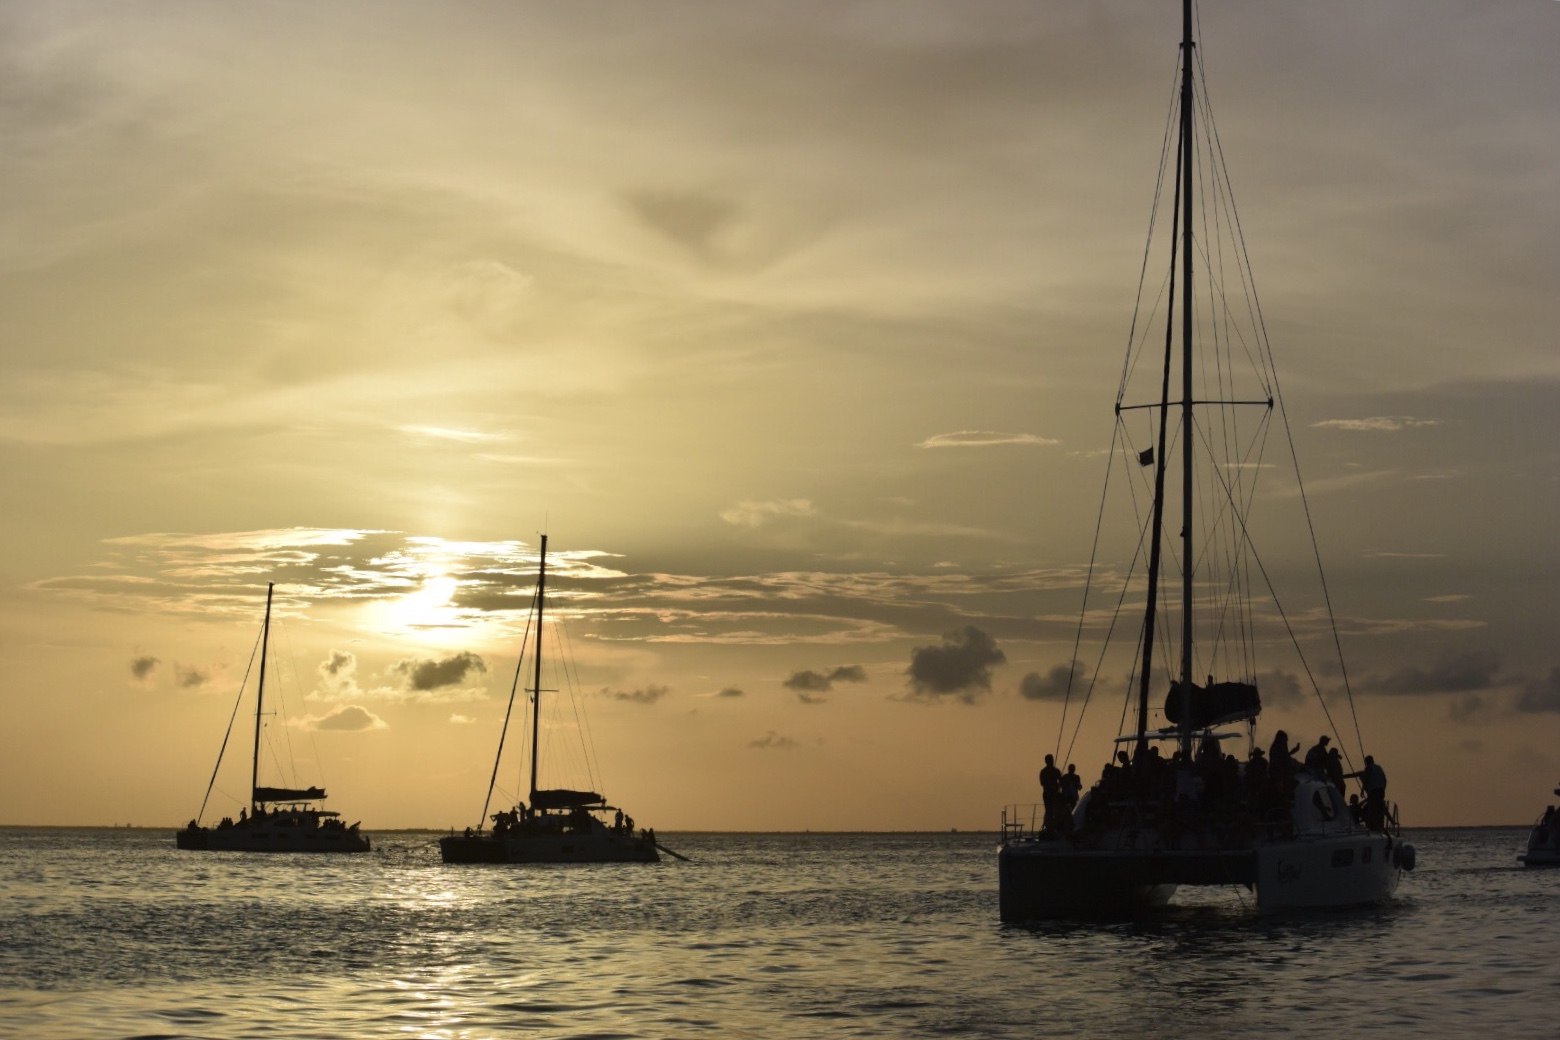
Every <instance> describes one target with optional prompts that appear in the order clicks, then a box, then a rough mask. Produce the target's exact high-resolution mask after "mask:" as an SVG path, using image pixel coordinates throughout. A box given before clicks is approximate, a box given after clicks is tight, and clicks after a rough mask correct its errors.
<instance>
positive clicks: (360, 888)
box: [0, 829, 1560, 1040]
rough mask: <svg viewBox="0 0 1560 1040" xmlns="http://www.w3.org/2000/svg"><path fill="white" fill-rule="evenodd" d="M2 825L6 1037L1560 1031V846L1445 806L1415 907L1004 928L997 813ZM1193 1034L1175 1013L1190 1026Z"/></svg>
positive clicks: (1, 1027)
mask: <svg viewBox="0 0 1560 1040" xmlns="http://www.w3.org/2000/svg"><path fill="white" fill-rule="evenodd" d="M435 838H436V835H434V834H423V833H394V834H384V835H376V837H375V851H374V852H372V853H370V854H367V855H362V856H336V857H313V858H311V857H306V856H288V855H273V856H254V855H248V856H246V855H235V854H218V853H191V852H179V851H176V850H175V849H174V847H173V832H172V831H153V830H128V829H124V830H85V829H84V830H24V829H4V830H0V1036H5V1037H27V1038H40V1040H46V1038H56V1037H59V1038H72V1040H77V1038H80V1040H93V1038H100V1037H101V1038H124V1037H210V1038H224V1040H225V1038H240V1037H266V1038H275V1037H329V1038H343V1037H348V1038H355V1037H375V1038H377V1037H385V1038H388V1037H398V1038H405V1037H500V1036H526V1037H576V1038H585V1037H592V1038H607V1037H625V1038H626V1037H697V1036H711V1037H764V1038H766V1040H787V1038H802V1037H906V1038H909V1037H1025V1038H1029V1037H1036V1036H1046V1037H1049V1036H1057V1037H1141V1036H1144V1035H1149V1034H1153V1035H1197V1036H1203V1037H1256V1036H1287V1035H1299V1034H1302V1033H1306V1034H1311V1035H1313V1036H1315V1035H1320V1036H1329V1037H1356V1036H1413V1037H1465V1036H1471V1035H1474V1034H1475V1033H1476V1032H1477V1033H1478V1034H1483V1035H1487V1036H1489V1037H1503V1038H1507V1037H1555V1036H1557V1035H1560V900H1557V896H1560V870H1556V871H1539V870H1525V869H1523V868H1521V867H1520V866H1519V865H1518V864H1517V861H1516V856H1517V854H1518V853H1519V852H1521V850H1522V846H1523V843H1524V840H1525V833H1524V832H1523V831H1521V830H1515V829H1499V830H1421V831H1417V832H1414V833H1412V834H1411V835H1410V839H1411V840H1412V841H1413V842H1414V843H1415V844H1416V845H1417V846H1418V849H1419V863H1420V866H1419V869H1418V870H1417V871H1415V872H1414V873H1413V874H1410V875H1409V876H1408V877H1407V878H1406V879H1405V881H1404V884H1403V885H1402V887H1401V888H1400V889H1399V897H1398V899H1397V900H1396V902H1394V903H1393V904H1392V905H1390V906H1387V907H1384V908H1380V909H1375V910H1370V911H1365V912H1350V913H1324V914H1295V915H1289V916H1283V917H1276V918H1261V917H1257V916H1256V915H1255V914H1254V912H1253V911H1252V908H1251V906H1250V901H1249V899H1248V898H1243V895H1244V894H1243V893H1242V892H1241V891H1240V890H1228V891H1220V890H1213V891H1194V892H1183V893H1182V894H1181V895H1179V896H1178V897H1177V901H1178V905H1177V906H1174V907H1172V908H1171V909H1169V910H1168V911H1166V912H1164V913H1162V914H1159V915H1156V916H1155V917H1153V918H1150V919H1146V920H1142V921H1136V922H1123V923H1117V924H1108V925H1085V924H1046V925H1040V926H1033V927H1014V926H1004V925H1002V924H1000V923H999V922H998V920H997V890H996V854H995V839H994V837H993V836H991V835H980V834H935V835H928V834H911V835H810V834H803V835H797V834H762V835H735V834H682V835H670V834H669V835H665V836H664V841H665V843H666V844H668V845H670V846H671V847H672V848H675V849H677V850H678V851H679V852H682V853H684V854H685V855H687V856H689V857H691V859H692V860H693V862H691V863H680V862H677V861H675V860H668V861H666V862H663V863H661V864H657V865H648V866H647V865H630V866H584V867H530V868H523V869H516V868H512V867H504V866H464V867H455V866H450V867H446V866H444V865H443V864H441V863H440V862H439V858H438V850H437V847H436V846H435V845H434V844H433V842H434V839H435ZM1167 1030H1168V1032H1167Z"/></svg>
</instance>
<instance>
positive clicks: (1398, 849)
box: [1256, 834, 1411, 913]
mask: <svg viewBox="0 0 1560 1040" xmlns="http://www.w3.org/2000/svg"><path fill="white" fill-rule="evenodd" d="M1405 848H1407V846H1404V845H1403V844H1402V842H1400V841H1395V840H1394V839H1393V838H1391V837H1389V836H1387V835H1385V834H1364V835H1361V834H1348V835H1329V836H1326V837H1318V838H1313V839H1299V840H1295V841H1284V842H1273V843H1271V844H1267V845H1263V846H1261V847H1259V848H1258V849H1257V852H1256V859H1257V909H1258V910H1260V911H1262V912H1263V913H1273V912H1275V911H1280V910H1307V909H1309V910H1320V909H1342V908H1347V907H1356V906H1371V905H1375V904H1379V903H1385V902H1387V901H1388V900H1389V899H1391V898H1392V895H1393V893H1395V892H1396V891H1397V886H1398V881H1399V880H1400V879H1401V878H1402V876H1403V861H1402V857H1403V855H1404V854H1405V853H1404V852H1403V850H1404V849H1405ZM1409 855H1411V853H1409Z"/></svg>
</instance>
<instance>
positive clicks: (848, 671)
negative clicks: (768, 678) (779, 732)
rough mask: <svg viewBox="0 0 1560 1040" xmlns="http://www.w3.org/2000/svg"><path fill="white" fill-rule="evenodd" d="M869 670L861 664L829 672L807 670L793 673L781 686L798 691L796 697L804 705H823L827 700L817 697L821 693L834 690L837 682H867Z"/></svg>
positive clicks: (845, 666) (849, 665)
mask: <svg viewBox="0 0 1560 1040" xmlns="http://www.w3.org/2000/svg"><path fill="white" fill-rule="evenodd" d="M866 681H867V670H866V669H865V668H863V667H861V665H859V664H845V665H840V666H839V667H837V668H834V669H832V670H830V671H828V672H815V671H812V670H811V669H806V670H804V671H800V672H792V673H791V677H790V678H789V679H786V680H785V681H784V682H782V683H781V684H780V685H782V686H784V687H785V688H786V689H788V690H794V691H796V696H797V698H798V699H799V700H801V702H802V703H803V704H822V703H823V702H824V700H825V698H823V697H819V696H817V695H818V694H820V693H828V692H829V691H830V690H832V689H834V684H835V683H837V682H853V683H859V682H866Z"/></svg>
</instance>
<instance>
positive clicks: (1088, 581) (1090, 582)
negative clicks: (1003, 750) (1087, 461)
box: [1055, 412, 1122, 753]
mask: <svg viewBox="0 0 1560 1040" xmlns="http://www.w3.org/2000/svg"><path fill="white" fill-rule="evenodd" d="M1121 429H1122V423H1121V415H1120V413H1119V412H1118V413H1117V415H1116V424H1115V427H1114V428H1113V429H1112V431H1111V437H1110V455H1109V456H1108V457H1109V458H1110V459H1115V457H1116V445H1117V444H1118V443H1120V441H1121ZM1115 468H1116V467H1115V466H1114V465H1111V464H1107V465H1106V466H1105V485H1104V487H1102V488H1100V507H1099V511H1098V512H1097V513H1096V514H1095V517H1094V541H1093V544H1091V545H1090V546H1089V569H1088V572H1087V574H1086V575H1085V576H1084V579H1083V605H1082V606H1081V607H1079V608H1078V629H1077V631H1076V632H1075V633H1074V634H1073V652H1072V665H1071V666H1070V667H1069V668H1068V671H1067V690H1066V692H1064V693H1063V694H1062V717H1061V721H1059V722H1058V723H1057V724H1056V748H1055V750H1056V751H1057V752H1058V753H1060V752H1061V750H1062V734H1063V733H1064V732H1066V729H1067V708H1068V705H1069V704H1070V703H1071V702H1072V688H1073V678H1074V676H1075V675H1076V674H1077V671H1078V668H1077V663H1078V648H1079V646H1081V645H1082V643H1083V623H1084V619H1085V618H1086V617H1088V614H1089V590H1090V589H1092V588H1093V587H1094V563H1095V561H1096V560H1097V559H1098V558H1099V550H1100V535H1101V532H1102V531H1103V530H1104V526H1105V500H1106V497H1107V496H1108V495H1109V494H1110V474H1111V471H1112V470H1114V469H1115ZM1092 691H1093V685H1092V683H1091V685H1090V692H1091V693H1092ZM1088 703H1089V702H1088V699H1087V697H1086V698H1085V700H1084V707H1083V708H1079V709H1078V717H1079V725H1082V719H1083V711H1084V708H1086V707H1088ZM1074 739H1076V736H1075V738H1074Z"/></svg>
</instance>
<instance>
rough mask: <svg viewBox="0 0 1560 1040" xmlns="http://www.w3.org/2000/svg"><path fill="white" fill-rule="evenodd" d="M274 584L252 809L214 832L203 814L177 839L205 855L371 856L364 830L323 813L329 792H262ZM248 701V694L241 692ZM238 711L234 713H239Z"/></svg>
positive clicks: (258, 699) (265, 634)
mask: <svg viewBox="0 0 1560 1040" xmlns="http://www.w3.org/2000/svg"><path fill="white" fill-rule="evenodd" d="M275 588H276V586H275V585H274V584H267V585H266V589H265V621H264V622H263V624H262V626H261V629H260V675H259V681H258V683H257V692H256V694H255V742H254V754H253V757H252V758H251V760H250V774H249V793H250V797H249V806H248V807H247V808H246V809H241V810H240V811H239V815H238V819H236V820H235V819H233V818H231V817H224V818H223V819H222V821H221V822H220V823H218V824H217V825H216V826H214V827H205V826H202V825H201V823H200V814H197V816H196V818H195V819H193V820H191V821H190V822H189V825H188V826H187V827H185V828H184V829H183V830H181V831H179V832H178V834H177V835H176V837H175V842H176V844H177V846H178V847H179V848H181V849H190V850H194V851H203V852H367V851H369V839H368V837H367V836H366V835H363V834H360V833H358V824H356V823H354V824H352V825H350V826H347V825H345V824H343V823H342V822H341V820H340V814H339V813H335V812H332V811H330V810H328V809H324V808H322V807H321V805H320V803H323V802H324V801H325V790H324V788H321V787H262V786H261V785H260V732H261V720H262V719H263V717H264V714H265V666H266V655H267V653H268V651H269V646H270V640H271V598H272V595H273V594H274V592H275ZM239 698H240V700H242V698H243V691H242V690H240V691H239ZM237 710H238V709H237V705H235V706H234V713H235V714H236V713H237ZM231 734H232V722H231V721H230V722H229V723H228V734H226V735H224V736H223V738H222V748H221V750H220V751H219V752H218V753H217V765H216V768H215V769H213V770H212V773H211V783H210V784H208V785H207V786H206V798H205V799H202V801H201V814H204V812H205V808H206V800H207V799H209V798H210V797H211V789H212V786H214V785H215V784H216V779H217V771H218V770H220V769H221V768H222V755H223V753H224V752H225V751H226V750H227V737H228V736H229V735H231Z"/></svg>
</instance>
